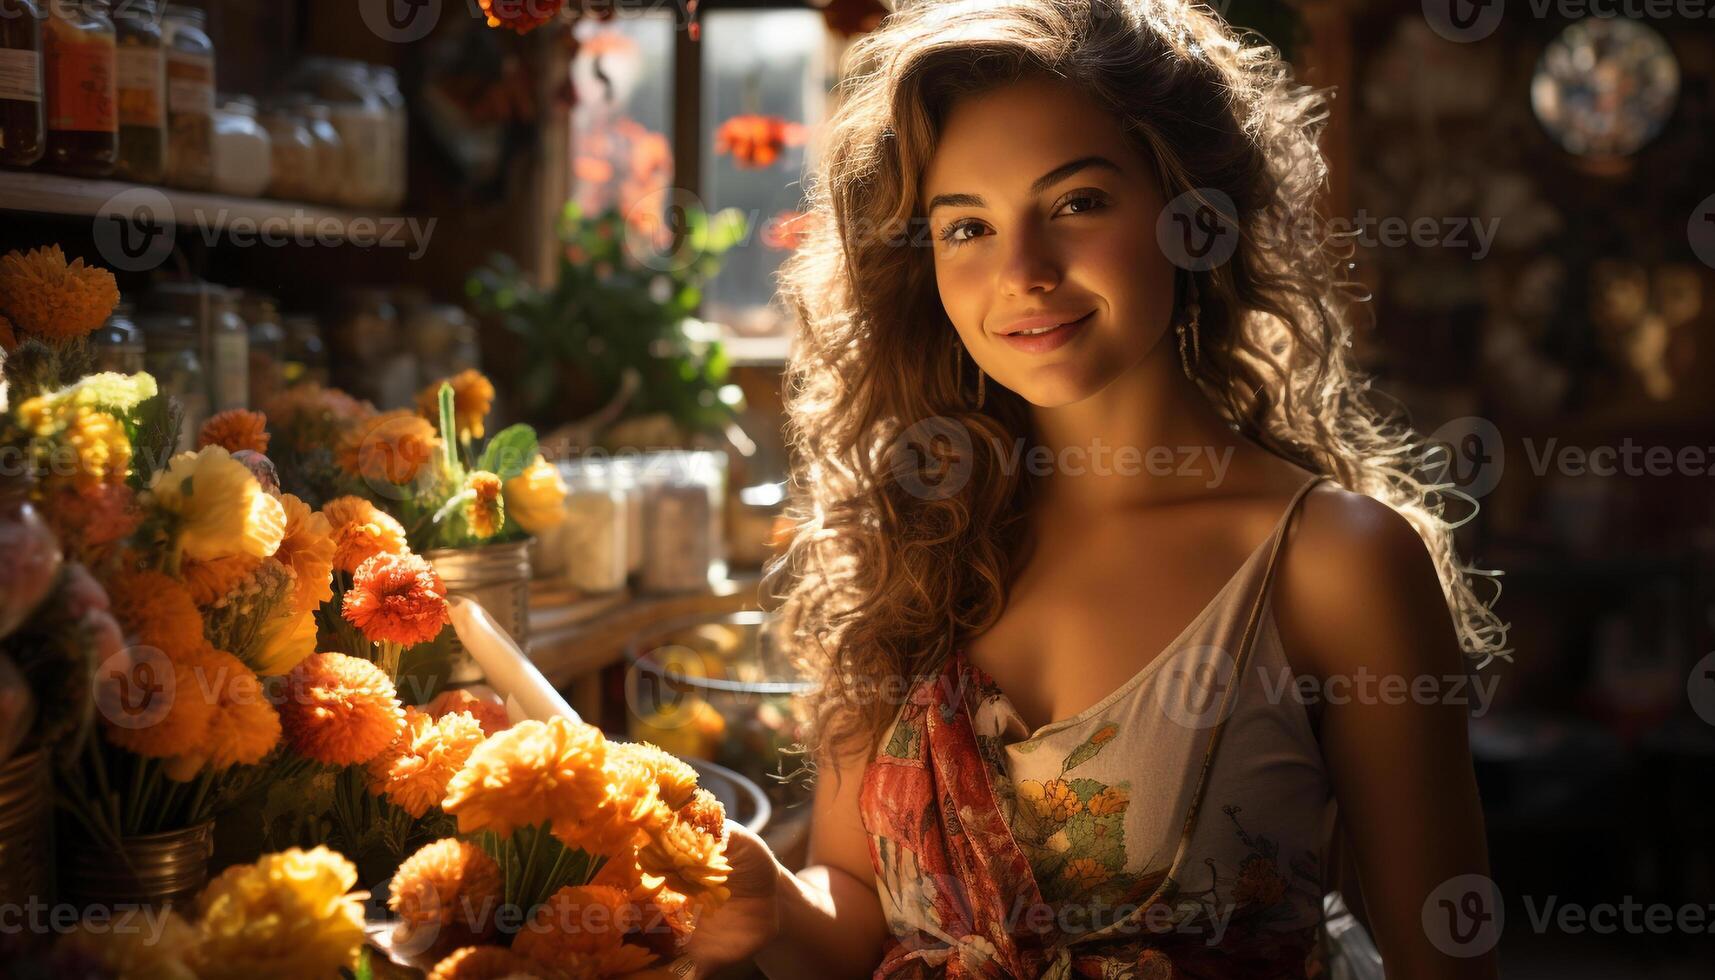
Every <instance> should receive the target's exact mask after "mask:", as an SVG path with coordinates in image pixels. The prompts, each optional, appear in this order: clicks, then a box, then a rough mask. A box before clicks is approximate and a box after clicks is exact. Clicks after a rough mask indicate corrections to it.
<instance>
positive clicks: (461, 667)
mask: <svg viewBox="0 0 1715 980" xmlns="http://www.w3.org/2000/svg"><path fill="white" fill-rule="evenodd" d="M530 540H531V539H529V538H524V539H522V540H519V541H507V542H505V543H504V544H487V545H482V546H480V547H476V548H436V549H434V550H432V551H428V552H425V553H424V555H423V557H424V558H427V559H428V560H429V563H430V564H432V565H434V566H435V571H436V572H438V573H440V576H441V580H442V581H443V582H445V583H446V586H447V594H448V595H452V594H454V593H457V594H460V595H465V596H468V597H470V598H471V599H472V600H474V601H475V602H478V603H480V604H481V605H482V607H483V608H484V609H486V610H488V614H489V615H490V616H493V617H494V621H495V622H496V623H499V624H500V627H501V628H502V629H504V630H506V632H507V633H508V634H509V635H510V636H511V637H512V639H513V642H515V643H517V644H518V648H519V649H521V650H523V651H524V652H525V653H526V654H528V653H529V652H530ZM446 639H447V640H448V642H450V643H451V649H452V666H451V673H450V674H449V676H448V678H447V683H448V684H452V685H459V684H474V683H476V682H478V681H480V680H482V679H483V676H482V668H481V667H479V666H477V663H476V661H475V660H473V659H471V656H470V654H469V653H468V652H467V651H466V650H465V648H464V644H462V643H460V642H459V641H458V638H457V637H456V636H452V635H451V629H450V628H449V630H448V631H447V637H446Z"/></svg>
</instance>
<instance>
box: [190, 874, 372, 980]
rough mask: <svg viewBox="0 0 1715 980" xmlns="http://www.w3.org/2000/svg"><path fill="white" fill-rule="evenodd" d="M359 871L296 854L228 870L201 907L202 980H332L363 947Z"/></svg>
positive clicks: (199, 962) (352, 964) (205, 893)
mask: <svg viewBox="0 0 1715 980" xmlns="http://www.w3.org/2000/svg"><path fill="white" fill-rule="evenodd" d="M356 883H357V869H356V868H355V867H353V866H352V863H351V862H350V861H347V860H346V859H345V858H344V857H342V856H340V855H339V854H338V853H336V852H334V851H330V850H328V849H327V848H326V847H319V846H318V847H316V848H314V849H313V850H308V851H305V850H300V849H298V848H296V847H294V848H289V849H287V850H285V851H282V852H280V853H278V854H268V855H264V856H263V857H262V859H261V860H259V861H257V862H256V863H255V864H243V865H238V866H235V867H231V868H227V869H226V870H225V871H223V872H221V874H220V876H219V877H217V878H215V879H214V880H213V881H211V882H209V883H208V886H207V887H206V888H204V889H203V892H202V895H201V896H199V897H198V899H197V906H198V908H199V909H200V911H201V913H202V915H201V921H200V927H201V934H202V935H201V942H200V943H199V944H198V947H197V974H198V976H200V977H202V978H203V980H224V978H229V977H230V978H233V980H274V978H279V980H299V978H302V977H332V976H336V975H337V974H338V971H339V970H340V969H341V968H344V969H348V970H349V969H353V968H355V967H356V966H357V956H358V951H359V949H360V948H361V947H362V945H363V942H364V932H363V905H362V898H363V896H362V893H352V892H351V887H352V885H354V884H356Z"/></svg>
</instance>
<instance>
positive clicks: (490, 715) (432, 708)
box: [423, 687, 512, 735]
mask: <svg viewBox="0 0 1715 980" xmlns="http://www.w3.org/2000/svg"><path fill="white" fill-rule="evenodd" d="M423 710H424V711H427V712H428V713H429V714H430V715H433V716H434V717H435V718H440V717H441V716H442V715H445V714H447V713H448V712H457V711H462V712H464V713H465V714H468V715H470V716H471V717H473V718H475V719H476V720H477V721H478V722H479V723H480V724H481V725H482V733H483V734H484V735H493V734H494V733H495V732H501V731H505V730H506V729H507V728H509V727H511V725H512V722H511V721H510V720H509V719H508V718H507V717H506V705H504V704H501V703H499V702H498V701H484V700H482V699H481V698H479V697H477V696H475V695H473V694H471V693H470V692H469V691H467V690H465V689H464V688H462V687H453V688H448V689H447V690H445V691H442V692H441V693H439V694H437V695H435V697H434V699H433V700H431V701H430V702H429V703H428V704H427V705H424V707H423Z"/></svg>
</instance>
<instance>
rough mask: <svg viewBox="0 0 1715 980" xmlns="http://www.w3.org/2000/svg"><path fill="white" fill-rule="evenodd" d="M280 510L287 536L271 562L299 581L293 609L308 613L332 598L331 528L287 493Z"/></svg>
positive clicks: (293, 597) (284, 495)
mask: <svg viewBox="0 0 1715 980" xmlns="http://www.w3.org/2000/svg"><path fill="white" fill-rule="evenodd" d="M280 506H281V507H283V508H284V509H285V511H286V533H285V535H284V536H283V537H282V538H281V539H280V547H279V549H278V550H276V551H275V552H274V560H275V561H277V562H279V563H280V564H282V565H285V566H286V567H287V568H290V569H291V570H292V571H293V573H294V574H296V575H297V577H298V578H297V585H296V589H295V591H294V592H293V596H292V604H293V606H294V607H295V608H296V609H297V610H298V611H300V612H311V611H314V610H315V609H316V608H317V607H318V606H320V605H321V604H322V603H324V602H326V601H328V600H329V599H332V598H333V560H334V551H335V547H334V539H333V528H332V526H331V525H330V524H329V523H328V519H327V517H326V516H325V515H323V514H319V513H317V512H316V511H313V510H311V509H310V505H309V504H306V503H304V502H303V501H302V500H299V499H298V498H297V497H294V496H292V495H291V494H289V493H283V494H281V495H280Z"/></svg>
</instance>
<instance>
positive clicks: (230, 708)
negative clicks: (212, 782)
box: [167, 647, 280, 782]
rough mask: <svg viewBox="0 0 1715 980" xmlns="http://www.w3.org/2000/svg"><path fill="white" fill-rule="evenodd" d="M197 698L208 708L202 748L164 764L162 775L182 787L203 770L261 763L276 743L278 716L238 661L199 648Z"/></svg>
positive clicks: (232, 657)
mask: <svg viewBox="0 0 1715 980" xmlns="http://www.w3.org/2000/svg"><path fill="white" fill-rule="evenodd" d="M196 673H197V677H198V685H197V696H198V697H208V698H209V699H210V701H211V703H212V705H213V711H211V712H210V717H209V721H208V727H207V728H206V729H205V730H204V732H203V739H202V744H201V745H199V746H197V747H196V748H194V749H192V750H191V751H189V752H183V753H180V754H179V755H178V756H176V757H174V758H173V760H172V761H170V762H169V763H167V775H168V776H170V777H171V778H173V779H176V780H179V781H180V782H188V781H190V779H191V778H192V777H194V776H195V775H196V774H197V773H199V772H201V771H202V770H203V769H204V768H205V767H206V768H208V769H212V770H215V771H219V770H222V769H226V768H229V767H231V766H235V765H254V764H255V763H258V762H261V761H262V759H263V758H265V757H266V756H267V755H268V753H270V752H272V751H274V746H276V745H278V744H279V743H280V714H279V712H277V711H275V710H274V706H273V705H272V704H269V703H268V699H267V698H266V697H265V696H264V695H263V692H262V683H261V682H260V681H259V680H257V679H256V675H255V674H254V673H253V672H251V670H250V668H249V667H246V666H245V665H244V663H243V662H242V661H240V660H239V659H238V658H237V657H235V656H233V655H232V654H230V653H227V652H226V651H224V650H216V649H214V648H213V647H205V648H204V649H203V650H202V652H201V653H200V654H199V655H198V657H197V665H196Z"/></svg>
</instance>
